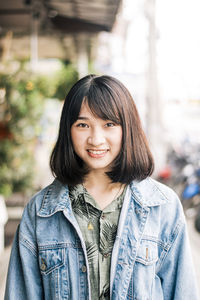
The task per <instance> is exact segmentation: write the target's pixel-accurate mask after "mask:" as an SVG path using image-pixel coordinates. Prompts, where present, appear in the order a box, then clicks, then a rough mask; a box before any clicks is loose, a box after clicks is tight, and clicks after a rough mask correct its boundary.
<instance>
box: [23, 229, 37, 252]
mask: <svg viewBox="0 0 200 300" xmlns="http://www.w3.org/2000/svg"><path fill="white" fill-rule="evenodd" d="M19 242H20V243H21V244H22V245H24V246H25V247H26V248H27V249H29V250H30V251H31V252H32V254H33V255H34V256H35V257H37V248H36V247H35V246H34V245H33V244H32V243H31V242H30V241H29V240H28V239H27V238H26V237H25V236H24V235H23V234H22V233H20V239H19Z"/></svg>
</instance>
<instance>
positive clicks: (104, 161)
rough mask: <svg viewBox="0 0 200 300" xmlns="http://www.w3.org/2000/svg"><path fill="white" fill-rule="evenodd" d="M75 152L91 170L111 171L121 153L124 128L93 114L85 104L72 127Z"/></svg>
mask: <svg viewBox="0 0 200 300" xmlns="http://www.w3.org/2000/svg"><path fill="white" fill-rule="evenodd" d="M71 138H72V144H73V147H74V151H75V152H76V154H77V155H78V156H79V157H80V158H81V159H82V160H83V161H84V163H85V164H86V166H87V167H89V170H90V171H92V170H102V171H103V172H106V171H109V166H110V164H111V163H112V162H113V160H114V159H115V158H116V157H117V155H118V154H119V152H120V151H121V144H122V127H121V125H119V124H116V123H114V122H113V121H110V120H103V119H100V118H99V117H96V116H95V115H94V114H92V112H91V110H90V109H89V107H88V105H87V103H83V104H82V106H81V110H80V113H79V117H78V120H77V121H76V122H75V123H74V124H73V125H72V127H71Z"/></svg>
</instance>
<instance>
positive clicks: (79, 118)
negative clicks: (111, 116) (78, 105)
mask: <svg viewBox="0 0 200 300" xmlns="http://www.w3.org/2000/svg"><path fill="white" fill-rule="evenodd" d="M77 120H89V118H87V117H84V116H79V117H78V119H77Z"/></svg>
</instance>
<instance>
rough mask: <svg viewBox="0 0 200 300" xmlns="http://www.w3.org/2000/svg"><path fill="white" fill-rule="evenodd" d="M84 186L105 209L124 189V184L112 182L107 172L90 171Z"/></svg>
mask: <svg viewBox="0 0 200 300" xmlns="http://www.w3.org/2000/svg"><path fill="white" fill-rule="evenodd" d="M83 185H84V187H85V188H86V189H87V191H88V192H89V193H90V195H91V196H92V197H93V198H94V199H95V201H96V202H97V203H98V205H99V206H100V208H101V209H102V210H103V209H104V208H105V207H106V206H108V205H109V204H110V203H111V202H112V201H113V200H114V199H116V198H117V197H118V196H119V195H120V194H121V193H122V191H123V189H124V186H125V185H124V184H121V183H120V182H116V183H112V182H111V180H110V178H109V177H108V176H107V175H106V174H105V173H103V174H102V173H100V172H95V171H93V172H90V173H89V174H88V175H87V177H86V178H85V181H84V183H83Z"/></svg>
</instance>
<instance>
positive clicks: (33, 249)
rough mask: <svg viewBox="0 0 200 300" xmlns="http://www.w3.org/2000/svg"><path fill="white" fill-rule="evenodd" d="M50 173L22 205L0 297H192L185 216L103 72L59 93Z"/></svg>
mask: <svg viewBox="0 0 200 300" xmlns="http://www.w3.org/2000/svg"><path fill="white" fill-rule="evenodd" d="M50 164H51V169H52V172H53V174H54V176H55V177H56V179H55V180H54V182H53V183H52V184H50V185H49V186H47V187H46V188H45V189H43V190H41V191H40V192H39V193H37V194H36V195H35V196H34V197H33V198H32V199H31V201H30V202H29V203H28V205H27V207H26V208H25V210H24V214H23V217H22V221H21V223H20V226H19V228H18V230H17V233H16V236H15V240H14V243H13V249H12V254H11V259H10V265H9V271H8V278H7V287H6V295H5V300H21V299H23V300H30V299H31V300H41V299H45V300H54V299H55V300H56V299H66V300H77V299H81V300H97V299H99V300H111V299H112V300H119V299H121V300H134V299H140V300H144V299H145V300H146V299H152V300H158V299H159V300H160V299H165V300H172V299H173V300H180V299H181V300H182V299H192V300H197V299H198V296H197V290H196V284H195V276H194V272H193V264H192V260H191V253H190V248H189V245H188V235H187V230H186V225H185V218H184V214H183V210H182V207H181V204H180V201H179V199H178V197H177V196H176V194H175V193H174V192H173V191H172V190H171V189H169V188H168V187H166V186H164V185H162V184H160V183H158V182H157V181H155V180H153V179H151V178H150V177H149V176H150V175H151V174H152V172H153V166H154V164H153V158H152V155H151V152H150V150H149V148H148V145H147V141H146V138H145V135H144V132H143V130H142V127H141V122H140V118H139V116H138V113H137V109H136V106H135V104H134V101H133V99H132V97H131V95H130V93H129V92H128V90H127V89H126V87H124V85H123V84H122V83H121V82H120V81H118V80H117V79H115V78H113V77H110V76H96V75H89V76H86V77H84V78H82V79H81V80H79V81H78V82H77V83H76V84H75V85H74V86H73V87H72V89H71V90H70V92H69V94H68V95H67V96H66V99H65V103H64V106H63V111H62V116H61V122H60V129H59V135H58V139H57V142H56V145H55V147H54V149H53V152H52V155H51V160H50Z"/></svg>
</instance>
